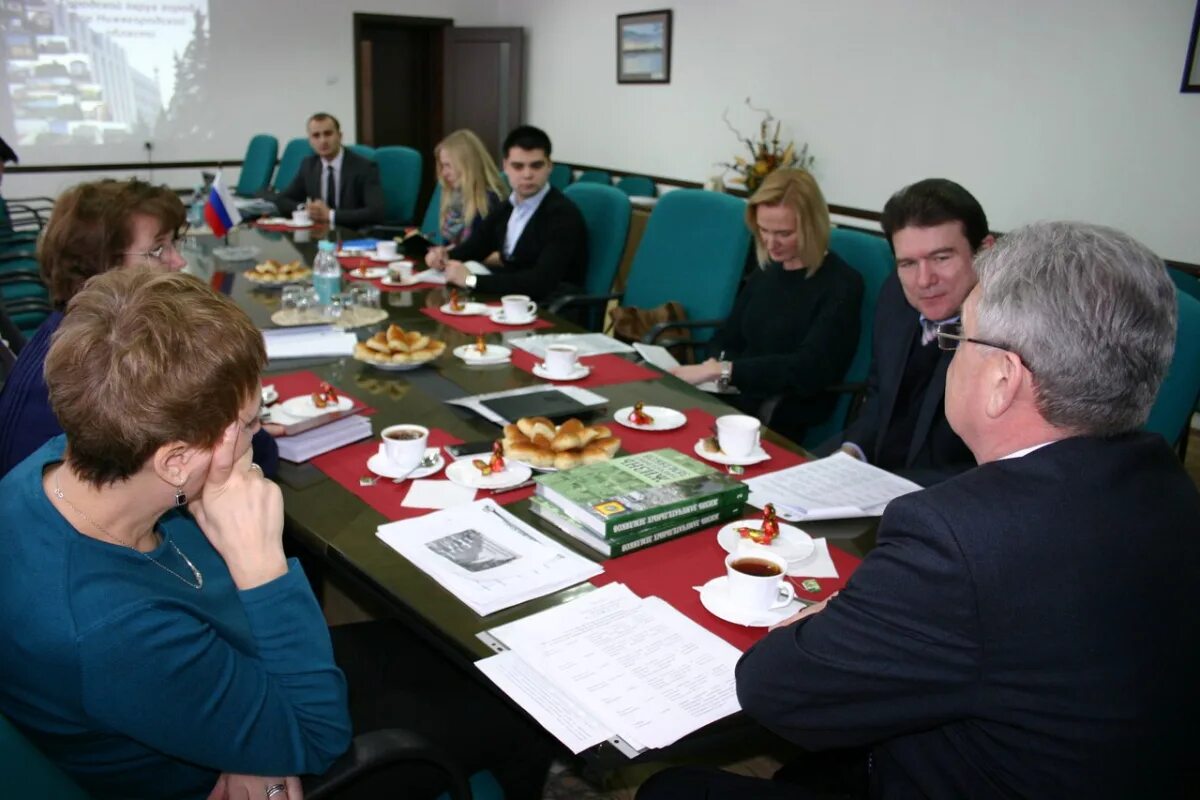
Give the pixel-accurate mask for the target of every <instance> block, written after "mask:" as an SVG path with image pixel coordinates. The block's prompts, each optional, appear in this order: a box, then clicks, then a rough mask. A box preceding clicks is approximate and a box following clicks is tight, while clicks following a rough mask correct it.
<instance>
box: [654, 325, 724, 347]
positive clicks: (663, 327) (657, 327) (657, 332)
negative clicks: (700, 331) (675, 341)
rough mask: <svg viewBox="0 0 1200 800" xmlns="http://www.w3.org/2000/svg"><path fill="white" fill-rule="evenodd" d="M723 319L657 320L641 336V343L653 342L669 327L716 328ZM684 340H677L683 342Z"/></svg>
mask: <svg viewBox="0 0 1200 800" xmlns="http://www.w3.org/2000/svg"><path fill="white" fill-rule="evenodd" d="M724 322H725V320H724V319H681V320H676V321H674V322H659V323H658V324H656V325H655V326H654V327H653V328H651V329H650V330H648V331H646V333H645V335H644V336H642V344H654V343H655V342H656V341H657V340H658V337H660V336H662V335H663V331H666V330H669V329H671V328H716V327H719V326H720V325H721V324H722V323H724ZM683 343H684V342H679V344H683ZM688 343H689V344H695V342H688Z"/></svg>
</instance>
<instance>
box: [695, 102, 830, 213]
mask: <svg viewBox="0 0 1200 800" xmlns="http://www.w3.org/2000/svg"><path fill="white" fill-rule="evenodd" d="M746 107H747V108H749V109H750V110H751V111H753V112H755V113H757V114H762V115H763V118H762V121H761V122H760V123H759V126H758V138H757V139H751V138H750V137H748V136H743V135H742V132H741V131H739V130H738V129H737V128H736V127H734V125H733V123H732V122H730V121H729V109H728V108H726V109H725V111H724V113H722V114H721V119H723V120H724V121H725V127H727V128H729V130H730V131H731V132H732V133H733V135H734V136H735V137H737V140H738V141H739V142H741V143H742V144H744V145H745V146H746V150H747V151H749V153H750V157H749V159H746V158H742V157H741V156H734V158H733V161H722V162H720V163H719V164H718V166H721V167H724V168H725V170H726V171H727V172H733V173H735V175H734V177H732V178H730V179H729V180H728V182H729V183H731V184H734V185H741V186H745V187H746V191H749V192H753V191H754V190H755V189H757V188H758V187H759V184H761V183H762V181H763V178H765V177H767V175H770V174H771V173H772V172H774V171H775V170H777V169H780V168H783V167H799V168H801V169H812V166H813V164H814V163H815V162H816V158H815V157H814V156H812V155H810V154H809V152H808V144H804V145H802V146H801V147H800V149H799V150H797V149H796V145H795V143H794V142H788V143H787V145H785V146H784V147H783V148H782V149H780V146H779V136H780V133H781V130H782V123H781V122H780V121H779V120H778V119H776V118H775V116H774V115H773V114H771V112H770V110H769V109H766V108H756V107H755V106H754V105H753V104H752V103H751V102H750V98H749V97H747V98H746ZM771 123H774V124H775V130H774V132H773V133H771V134H770V137H769V138H768V133H769V132H770V131H771Z"/></svg>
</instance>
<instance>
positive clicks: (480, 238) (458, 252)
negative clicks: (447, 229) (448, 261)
mask: <svg viewBox="0 0 1200 800" xmlns="http://www.w3.org/2000/svg"><path fill="white" fill-rule="evenodd" d="M511 214H512V207H511V206H509V205H508V204H507V203H500V204H499V205H497V206H496V207H495V208H493V209H492V210H491V211H490V212H489V213H488V215H487V216H486V217H484V218H483V219H481V220H479V224H477V225H472V226H471V233H470V235H469V236H468V237H467V238H466V240H464V241H463V242H462V243H460V244H458V245H456V246H455V247H451V248H450V250H449V251H448V253H447V255H448V256H449V257H450V258H452V259H454V260H455V261H483V260H484V259H485V258H487V257H488V256H490V255H491V254H492V253H495V252H496V251H498V250H499V249H500V245H501V244H502V243H503V242H504V231H505V229H506V228H507V227H508V218H509V215H511ZM476 288H478V286H477V287H476ZM480 291H482V290H480Z"/></svg>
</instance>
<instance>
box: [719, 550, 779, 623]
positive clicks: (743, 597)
mask: <svg viewBox="0 0 1200 800" xmlns="http://www.w3.org/2000/svg"><path fill="white" fill-rule="evenodd" d="M725 575H726V578H725V585H726V587H727V589H726V591H727V593H728V597H729V602H730V603H732V604H733V605H735V606H737V607H738V608H739V609H741V610H742V611H745V612H747V613H751V614H758V613H761V612H763V611H771V610H773V609H776V608H783V607H784V606H786V605H787V604H788V603H790V602H792V600H793V599H795V597H796V590H795V589H794V588H793V587H792V584H791V583H790V582H788V580H787V577H786V575H787V561H786V560H785V559H784V558H783V557H781V556H779V555H777V554H776V553H772V552H771V551H770V550H767V549H766V548H745V549H741V550H739V551H737V552H735V553H730V554H729V555H728V556H726V557H725Z"/></svg>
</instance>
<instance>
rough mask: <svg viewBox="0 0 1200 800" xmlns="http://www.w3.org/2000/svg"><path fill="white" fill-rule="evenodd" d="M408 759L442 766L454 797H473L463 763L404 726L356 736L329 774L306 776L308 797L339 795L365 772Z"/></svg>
mask: <svg viewBox="0 0 1200 800" xmlns="http://www.w3.org/2000/svg"><path fill="white" fill-rule="evenodd" d="M406 761H420V762H424V763H426V764H430V765H432V766H434V767H437V768H438V769H441V770H442V772H444V773H446V778H447V782H448V790H449V794H450V798H451V800H471V785H470V783H469V781H468V780H467V776H466V774H465V773H464V772H463V771H462V769H461V768H460V767H459V765H458V764H457V763H455V762H454V761H453V760H452V759H451V758H450V757H449V756H448V755H447V754H446V753H445V752H443V751H442V750H441V749H440V748H438V747H436V746H435V745H433V744H431V743H430V742H429V741H428V740H426V739H425V738H424V737H422V736H420V735H419V734H417V733H414V732H412V731H409V730H405V729H403V728H388V729H386V730H381V731H372V732H370V733H364V734H360V735H359V736H355V737H354V741H353V742H352V743H351V744H350V749H349V750H348V751H347V752H346V754H345V755H343V756H342V757H341V758H339V759H338V760H337V761H335V762H334V764H333V766H332V767H330V768H329V769H328V770H327V771H326V772H325V774H323V775H317V776H313V777H309V778H305V780H304V796H305V797H306V798H308V800H322V799H323V798H324V799H326V800H328V798H335V797H337V793H338V792H339V791H340V790H342V789H344V788H346V787H347V786H349V785H350V784H351V783H353V782H354V781H356V780H358V779H359V778H360V777H362V776H363V775H367V774H369V773H372V772H374V771H376V770H379V769H383V768H385V767H389V766H392V765H394V764H400V763H403V762H406Z"/></svg>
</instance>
